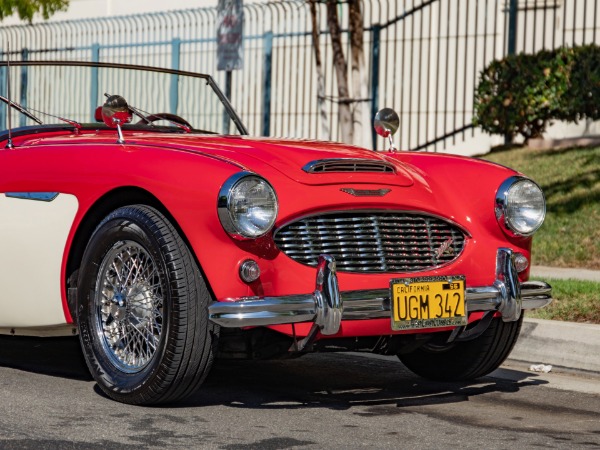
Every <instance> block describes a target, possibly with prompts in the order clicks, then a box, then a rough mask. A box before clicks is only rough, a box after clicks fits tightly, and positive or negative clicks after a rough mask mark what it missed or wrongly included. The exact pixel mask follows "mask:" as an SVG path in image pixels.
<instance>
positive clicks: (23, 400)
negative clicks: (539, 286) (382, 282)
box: [0, 336, 600, 449]
mask: <svg viewBox="0 0 600 450" xmlns="http://www.w3.org/2000/svg"><path fill="white" fill-rule="evenodd" d="M493 375H494V376H492V377H486V378H482V379H480V380H478V381H477V382H474V383H452V384H440V383H432V382H427V381H424V380H422V379H419V378H417V377H416V376H414V375H412V374H410V373H409V372H408V371H407V370H406V369H405V368H404V367H403V366H402V365H401V364H400V363H399V362H398V361H397V360H395V359H390V358H370V357H368V358H367V357H364V356H358V355H355V354H320V355H309V356H306V357H303V358H300V359H296V360H286V361H255V362H220V363H218V364H217V365H216V366H215V367H214V369H213V371H212V372H211V375H210V376H209V378H208V379H207V381H206V383H205V385H204V387H203V388H202V389H201V390H200V391H199V392H198V393H197V394H196V395H195V396H194V397H192V398H190V399H189V400H188V401H185V402H183V403H180V404H177V405H174V406H169V407H153V408H149V407H134V406H127V405H122V404H119V403H116V402H113V401H111V400H109V399H107V398H105V397H104V396H103V395H102V394H100V393H99V391H98V390H97V389H96V387H95V383H94V382H93V381H92V380H91V378H90V376H89V374H88V373H87V370H86V368H85V365H84V363H83V360H82V356H81V353H80V351H79V346H78V341H77V339H76V338H60V339H46V340H43V339H31V338H13V337H7V336H2V337H0V448H8V449H22V448H32V449H33V448H35V449H69V448H78V449H106V448H120V449H129V448H167V447H168V448H222V449H242V448H250V449H252V448H255V449H269V448H307V449H309V448H314V449H317V448H340V449H341V448H344V449H353V448H361V447H362V448H448V447H458V446H460V447H462V448H477V449H480V448H486V449H489V448H502V449H504V448H505V449H514V448H533V447H544V448H598V447H599V446H600V379H586V378H578V377H573V376H567V375H561V374H552V373H550V374H548V375H538V374H533V373H531V372H527V371H524V370H521V368H519V367H505V368H503V369H501V370H499V371H497V372H495V373H494V374H493Z"/></svg>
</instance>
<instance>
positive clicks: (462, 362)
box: [398, 316, 523, 381]
mask: <svg viewBox="0 0 600 450" xmlns="http://www.w3.org/2000/svg"><path fill="white" fill-rule="evenodd" d="M522 323H523V316H521V318H520V319H519V320H517V321H515V322H503V321H502V319H500V318H495V319H493V320H492V322H491V323H490V326H489V327H488V329H487V330H486V331H485V332H484V333H483V334H482V335H481V336H479V337H477V338H475V339H473V340H471V341H466V342H456V343H453V344H445V342H446V340H447V338H448V333H440V335H439V337H436V338H434V339H433V340H432V341H431V342H428V343H427V344H425V345H423V346H422V347H419V348H418V349H417V350H415V351H413V352H411V353H407V354H399V355H398V358H400V361H402V363H403V364H404V365H405V366H406V367H408V368H409V369H410V370H411V371H412V372H414V373H416V374H417V375H420V376H422V377H424V378H428V379H430V380H436V381H459V380H472V379H474V378H479V377H482V376H484V375H487V374H488V373H490V372H493V371H494V370H496V369H497V368H498V367H500V364H502V363H503V362H504V360H505V359H506V357H507V356H508V355H509V354H510V352H511V351H512V349H513V347H514V345H515V342H517V338H518V337H519V332H520V331H521V324H522Z"/></svg>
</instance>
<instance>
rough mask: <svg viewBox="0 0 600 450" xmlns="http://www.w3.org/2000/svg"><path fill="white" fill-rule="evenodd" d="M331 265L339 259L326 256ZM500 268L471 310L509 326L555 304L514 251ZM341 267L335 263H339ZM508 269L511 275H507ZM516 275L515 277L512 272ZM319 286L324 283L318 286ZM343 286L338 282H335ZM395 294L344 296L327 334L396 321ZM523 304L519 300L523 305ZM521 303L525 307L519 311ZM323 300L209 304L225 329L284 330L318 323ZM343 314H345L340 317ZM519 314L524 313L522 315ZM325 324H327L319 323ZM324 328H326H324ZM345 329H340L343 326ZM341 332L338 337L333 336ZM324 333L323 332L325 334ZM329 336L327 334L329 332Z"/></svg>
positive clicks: (504, 255)
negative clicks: (362, 323) (361, 323)
mask: <svg viewBox="0 0 600 450" xmlns="http://www.w3.org/2000/svg"><path fill="white" fill-rule="evenodd" d="M322 258H330V259H328V260H327V261H328V264H331V262H332V261H331V260H332V259H333V258H331V257H328V256H322ZM498 260H499V261H500V262H501V264H499V265H498V269H499V271H500V273H499V274H498V275H497V276H498V278H500V277H501V278H502V279H497V280H496V282H494V284H493V285H492V286H480V287H470V288H467V289H466V294H465V296H466V299H465V300H466V304H467V311H468V312H469V313H470V312H475V311H493V310H497V311H499V312H501V313H502V314H503V316H502V318H503V320H504V321H511V320H512V321H514V320H517V319H518V318H519V317H520V313H521V309H524V310H528V309H536V308H542V307H544V306H546V305H548V304H549V303H550V302H551V301H552V288H551V287H550V285H549V284H548V283H545V282H543V281H526V282H524V283H519V282H518V281H517V280H518V278H517V276H516V270H515V269H514V263H513V264H510V262H511V261H512V251H511V250H510V249H502V248H501V249H498ZM333 263H334V264H335V262H334V261H333ZM505 270H508V273H506V272H504V271H505ZM513 270H514V272H512V271H513ZM318 273H319V274H318V275H317V279H318V278H319V277H321V276H325V277H326V279H329V285H330V286H331V290H330V292H331V293H330V294H327V295H331V296H335V288H334V287H333V282H332V281H331V277H332V276H335V273H334V272H333V273H331V272H329V273H327V274H326V275H324V274H323V275H322V274H321V272H318ZM317 285H318V281H317ZM335 286H336V287H337V278H336V279H335ZM389 295H390V291H389V289H371V290H357V291H342V292H339V296H340V302H339V303H337V302H335V301H332V302H331V304H332V305H334V304H337V305H338V306H335V307H333V309H334V310H335V311H336V313H335V314H332V313H330V316H331V317H332V319H331V323H329V324H327V326H326V330H328V331H330V334H335V332H337V328H336V327H335V325H334V323H335V322H337V321H338V315H339V317H340V319H339V320H367V319H385V318H390V311H391V301H390V296H389ZM517 299H518V301H517ZM517 302H518V303H519V306H517ZM320 307H321V306H319V305H318V300H317V298H316V293H313V294H306V295H290V296H282V297H242V298H238V299H232V300H231V301H229V300H228V301H225V302H213V303H212V304H211V305H209V307H208V310H209V318H210V320H212V321H213V322H215V323H217V324H218V325H220V326H222V327H226V328H227V327H233V328H237V327H252V326H264V325H281V324H291V323H298V322H311V321H315V320H316V319H317V318H319V317H321V316H322V315H323V314H322V313H321V316H320V315H319V313H318V312H317V310H318V308H320ZM340 309H341V314H340V313H339V311H340ZM516 311H518V314H517V312H516ZM319 320H322V319H319ZM319 325H321V326H322V327H323V326H324V325H325V324H323V323H319ZM338 327H339V324H338ZM334 329H335V332H334V331H333V330H334ZM322 332H323V331H322ZM323 334H325V333H323Z"/></svg>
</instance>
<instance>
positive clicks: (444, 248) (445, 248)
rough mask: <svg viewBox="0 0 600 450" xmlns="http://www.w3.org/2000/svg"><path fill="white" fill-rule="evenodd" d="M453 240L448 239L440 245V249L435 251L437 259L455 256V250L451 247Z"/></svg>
mask: <svg viewBox="0 0 600 450" xmlns="http://www.w3.org/2000/svg"><path fill="white" fill-rule="evenodd" d="M453 242H454V241H453V239H452V238H448V239H446V240H445V241H444V242H443V243H442V245H440V246H439V247H438V249H437V250H436V251H435V256H436V258H437V259H440V258H441V257H442V256H444V255H453V254H454V249H453V248H452V247H450V246H451V245H452V243H453Z"/></svg>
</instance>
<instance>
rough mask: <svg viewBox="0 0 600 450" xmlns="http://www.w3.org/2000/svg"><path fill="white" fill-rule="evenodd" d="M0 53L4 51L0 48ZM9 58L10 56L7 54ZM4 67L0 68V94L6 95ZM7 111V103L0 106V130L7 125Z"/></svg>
mask: <svg viewBox="0 0 600 450" xmlns="http://www.w3.org/2000/svg"><path fill="white" fill-rule="evenodd" d="M0 55H4V51H3V50H2V49H1V48H0ZM9 58H10V56H9ZM6 70H7V69H6V67H2V68H0V95H2V96H3V97H6V95H7V93H6ZM7 112H8V105H4V106H1V107H0V130H3V129H4V128H2V127H6V128H8V126H7V125H6V113H7Z"/></svg>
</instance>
